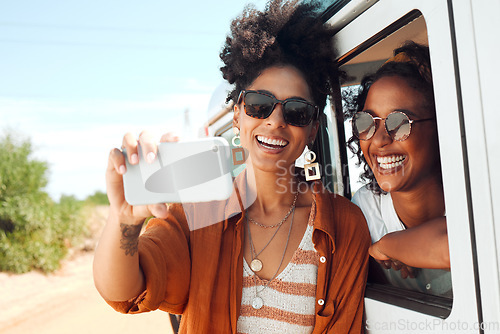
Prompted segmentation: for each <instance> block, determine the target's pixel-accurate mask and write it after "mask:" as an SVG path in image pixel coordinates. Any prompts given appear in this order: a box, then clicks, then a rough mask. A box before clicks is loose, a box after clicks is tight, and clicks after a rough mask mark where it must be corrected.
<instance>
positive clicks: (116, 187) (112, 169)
mask: <svg viewBox="0 0 500 334" xmlns="http://www.w3.org/2000/svg"><path fill="white" fill-rule="evenodd" d="M162 140H164V141H167V140H168V138H167V137H164V138H162ZM138 143H140V145H141V147H142V148H143V152H144V158H146V160H147V161H149V162H152V161H153V160H154V159H155V158H156V145H155V143H154V140H153V138H152V136H151V135H150V134H148V133H145V132H143V133H142V134H141V135H140V136H139V140H137V139H136V138H135V137H134V136H133V135H131V134H127V135H125V137H124V138H123V146H122V148H125V149H126V151H127V159H128V161H129V162H130V163H131V164H137V163H138V162H139V157H138V149H137V145H138ZM125 172H126V165H125V157H124V155H123V153H122V151H121V150H119V149H117V148H115V149H113V150H111V152H110V154H109V159H108V166H107V169H106V188H107V194H108V198H109V203H110V209H109V217H108V221H107V223H106V226H105V228H104V231H103V234H102V236H101V239H100V241H99V244H98V246H97V248H96V252H95V257H94V283H95V286H96V288H97V290H98V291H99V293H100V294H101V295H102V296H103V298H104V299H106V300H109V301H125V300H129V299H131V298H133V297H135V296H137V295H138V294H140V293H141V292H142V291H144V289H145V279H144V275H143V273H142V271H141V268H140V266H139V255H138V238H139V234H140V232H141V229H142V224H143V222H144V221H145V219H146V218H147V217H150V216H156V217H160V218H163V217H165V215H166V212H167V207H166V206H165V205H164V204H158V205H148V206H131V205H129V204H128V203H127V202H126V201H125V196H124V191H123V174H125Z"/></svg>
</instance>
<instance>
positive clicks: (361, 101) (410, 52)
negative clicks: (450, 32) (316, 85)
mask: <svg viewBox="0 0 500 334" xmlns="http://www.w3.org/2000/svg"><path fill="white" fill-rule="evenodd" d="M397 55H404V58H405V61H390V60H389V61H388V62H386V63H385V64H384V65H382V66H381V67H380V68H379V69H378V70H377V71H376V72H375V73H374V74H370V75H367V76H365V77H364V78H363V79H362V81H361V85H360V87H359V90H358V92H357V93H356V92H353V91H349V90H346V91H344V92H343V96H342V98H343V104H344V119H348V118H352V116H353V115H354V114H355V113H356V112H358V111H362V110H363V109H364V105H365V101H366V97H367V95H368V91H369V90H370V87H371V85H373V83H375V82H376V81H377V80H379V79H381V78H384V77H390V76H398V77H401V78H403V79H405V80H406V81H407V83H408V84H409V85H410V87H412V88H414V89H415V90H417V91H419V92H420V93H422V95H423V96H424V98H425V101H424V103H425V104H424V106H425V107H426V108H428V109H429V110H432V111H433V112H434V113H435V112H436V110H435V105H434V89H433V84H432V72H431V64H430V57H429V48H428V47H427V46H425V45H421V44H417V43H415V42H413V41H407V42H406V43H405V44H404V45H403V46H401V47H399V48H397V49H395V50H394V56H395V57H396V56H397ZM347 146H348V147H349V149H350V151H351V152H352V153H354V154H355V155H356V157H357V158H358V161H357V164H358V165H362V166H363V172H362V173H361V175H360V178H361V180H362V181H363V182H365V183H366V184H367V188H368V189H370V190H371V191H372V192H374V193H375V194H381V193H385V191H383V190H382V189H381V188H380V186H379V184H378V183H377V180H376V179H375V176H374V175H373V172H372V170H371V169H370V167H369V166H368V164H367V162H366V160H365V157H364V156H363V152H362V151H361V148H360V145H359V139H358V138H357V137H356V136H354V135H353V136H352V137H351V138H349V140H348V141H347Z"/></svg>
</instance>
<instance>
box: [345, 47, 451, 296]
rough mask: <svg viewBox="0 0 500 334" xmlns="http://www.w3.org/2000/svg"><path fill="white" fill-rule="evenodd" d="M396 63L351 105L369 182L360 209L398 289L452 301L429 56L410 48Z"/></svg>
mask: <svg viewBox="0 0 500 334" xmlns="http://www.w3.org/2000/svg"><path fill="white" fill-rule="evenodd" d="M394 55H395V56H394V57H393V58H391V59H389V60H388V61H387V62H386V63H385V64H384V65H383V66H382V67H381V68H380V69H379V70H378V71H377V72H376V73H375V74H374V75H370V76H367V77H365V78H364V79H363V81H362V84H361V87H360V91H359V95H358V96H357V98H356V101H355V103H354V107H353V106H352V105H351V110H354V111H355V113H354V114H353V115H352V128H353V137H352V138H351V139H350V140H349V145H350V148H351V150H353V152H354V153H356V154H357V156H358V157H359V159H360V162H362V163H363V166H364V173H363V174H362V178H363V179H364V180H366V181H368V184H367V185H366V186H364V187H363V188H361V189H360V190H359V191H358V192H357V193H356V194H355V195H354V197H353V202H354V203H356V204H357V205H358V206H359V207H360V208H361V210H362V211H363V213H364V214H365V217H366V220H367V222H368V227H369V229H370V234H371V238H372V242H373V245H372V246H371V247H370V254H371V255H372V256H373V257H374V258H375V259H376V260H377V261H378V262H379V263H380V264H381V265H382V266H383V267H384V268H385V269H386V271H385V276H386V278H387V279H388V280H389V282H390V283H391V284H393V285H396V286H400V287H404V288H408V289H412V290H416V291H421V292H426V293H431V294H436V295H443V296H451V276H450V272H449V268H450V260H449V251H448V237H447V230H446V218H445V205H444V196H443V182H442V178H441V164H440V157H439V143H438V133H437V123H436V111H435V107H434V93H433V86H432V75H431V68H430V60H429V50H428V48H427V47H425V46H422V45H419V44H416V43H413V42H407V43H406V44H405V45H404V46H402V47H401V48H398V49H396V50H395V51H394ZM422 268H425V269H422ZM430 269H434V270H430ZM397 271H400V272H399V273H398V272H397Z"/></svg>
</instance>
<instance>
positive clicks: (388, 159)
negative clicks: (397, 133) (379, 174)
mask: <svg viewBox="0 0 500 334" xmlns="http://www.w3.org/2000/svg"><path fill="white" fill-rule="evenodd" d="M405 159H406V156H405V155H391V156H384V157H379V156H377V162H378V164H379V166H380V168H382V169H391V168H395V167H398V166H400V165H402V164H403V161H404V160H405Z"/></svg>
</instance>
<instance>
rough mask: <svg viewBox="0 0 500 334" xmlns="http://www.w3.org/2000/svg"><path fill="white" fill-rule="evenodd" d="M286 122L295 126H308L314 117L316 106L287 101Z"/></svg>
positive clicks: (285, 108)
mask: <svg viewBox="0 0 500 334" xmlns="http://www.w3.org/2000/svg"><path fill="white" fill-rule="evenodd" d="M283 109H284V110H283V111H284V112H283V118H284V119H285V122H287V123H288V124H290V125H294V126H306V125H308V124H309V123H311V120H312V118H313V116H314V112H315V110H316V109H315V108H314V106H312V105H310V104H308V103H305V102H303V101H286V103H285V105H284V107H283Z"/></svg>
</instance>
